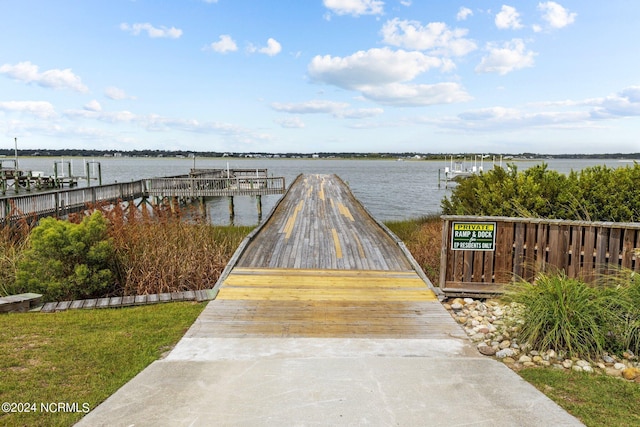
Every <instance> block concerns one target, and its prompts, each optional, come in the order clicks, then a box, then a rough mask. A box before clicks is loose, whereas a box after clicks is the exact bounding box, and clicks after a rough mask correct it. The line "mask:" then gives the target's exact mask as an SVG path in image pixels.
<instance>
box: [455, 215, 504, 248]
mask: <svg viewBox="0 0 640 427" xmlns="http://www.w3.org/2000/svg"><path fill="white" fill-rule="evenodd" d="M495 248H496V223H495V222H454V223H453V233H452V234H451V249H453V250H454V251H495Z"/></svg>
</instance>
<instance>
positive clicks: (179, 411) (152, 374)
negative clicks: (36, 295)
mask: <svg viewBox="0 0 640 427" xmlns="http://www.w3.org/2000/svg"><path fill="white" fill-rule="evenodd" d="M245 249H246V250H245ZM236 254H237V255H238V257H236V255H234V257H233V259H235V260H237V264H235V266H234V265H233V263H230V265H229V266H228V267H229V268H231V267H233V268H232V270H231V271H230V273H229V274H228V275H224V274H223V277H222V278H221V281H222V284H221V286H220V287H219V293H218V295H217V297H216V299H215V300H214V301H211V302H210V303H209V304H208V306H207V307H206V309H205V310H204V311H203V312H202V313H201V315H200V316H199V317H198V319H197V320H196V322H195V323H194V324H193V326H192V327H191V328H190V329H189V331H188V332H187V334H186V335H185V336H184V337H183V338H182V340H180V342H179V343H178V344H177V346H176V347H175V348H174V349H173V350H172V351H171V353H170V354H169V355H168V357H167V358H165V359H164V360H160V361H157V362H155V363H153V364H151V365H150V366H149V367H148V368H147V369H145V370H144V371H143V372H141V373H140V374H139V375H138V376H136V377H135V378H134V379H133V380H131V381H130V382H129V383H127V384H126V385H125V386H123V387H122V388H121V389H120V390H119V391H118V392H116V393H115V394H114V395H113V396H111V397H110V398H109V399H107V400H106V401H105V402H104V403H103V404H102V405H100V406H99V407H97V408H96V409H95V410H93V411H92V412H91V413H89V414H88V415H87V416H86V417H85V418H84V419H83V420H82V421H81V422H80V423H79V425H80V426H278V427H281V426H343V425H347V426H359V425H374V426H469V425H473V426H487V427H489V426H490V427H495V426H551V425H553V426H575V425H581V424H580V423H579V422H578V421H577V420H576V419H574V418H573V417H571V416H569V415H568V414H567V413H566V412H565V411H563V410H562V409H561V408H560V407H558V406H557V405H556V404H555V403H553V402H552V401H551V400H549V399H548V398H547V397H546V396H544V395H543V394H542V393H540V392H538V391H537V390H536V389H535V388H534V387H532V386H531V385H529V384H528V383H526V382H525V381H524V380H522V379H521V378H520V377H519V376H518V375H516V374H515V373H514V372H512V371H511V370H509V369H508V368H507V367H506V366H504V365H503V364H502V363H499V362H497V361H495V360H492V359H489V358H486V357H483V356H481V355H480V354H479V353H478V352H477V350H476V349H475V348H474V347H473V346H472V345H471V343H470V341H469V340H468V338H467V336H466V334H465V332H464V331H463V330H462V328H461V327H460V326H459V325H458V324H457V323H456V322H455V321H454V320H453V319H452V317H451V316H450V315H449V313H447V311H446V310H445V309H444V308H443V307H442V305H441V304H440V302H439V301H438V299H437V298H436V295H435V292H434V290H433V288H432V287H431V286H430V285H431V284H430V282H428V279H426V276H425V278H424V279H422V278H421V277H420V274H419V273H421V271H420V272H418V271H417V270H413V267H412V265H413V264H412V263H411V260H410V259H409V257H407V255H406V254H405V252H404V251H402V250H401V248H399V247H398V245H396V242H395V240H394V239H393V238H392V236H391V235H390V234H389V233H387V232H386V231H385V230H384V229H383V228H382V227H381V226H379V225H378V224H377V223H376V222H375V221H374V220H373V218H372V217H370V215H369V214H368V213H367V212H366V210H365V209H364V208H363V207H362V206H361V205H360V204H359V202H357V200H356V199H355V197H353V195H352V194H351V192H350V191H349V190H348V188H347V186H346V185H345V184H344V183H342V181H341V180H339V179H338V178H337V177H335V176H325V175H309V176H301V177H299V178H298V179H297V180H296V181H295V182H294V183H293V184H292V186H291V187H290V189H289V191H288V192H287V195H285V197H284V198H283V199H282V200H281V202H280V203H279V205H278V206H277V208H276V209H275V210H274V212H273V213H272V215H270V217H269V218H268V219H267V220H266V221H265V224H264V227H262V228H261V229H259V232H258V234H256V235H255V239H254V240H253V241H252V243H251V244H249V245H248V246H247V247H246V248H244V247H243V246H242V245H241V247H240V248H239V249H238V252H237V253H236ZM418 268H419V267H418Z"/></svg>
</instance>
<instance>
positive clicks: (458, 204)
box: [441, 163, 640, 222]
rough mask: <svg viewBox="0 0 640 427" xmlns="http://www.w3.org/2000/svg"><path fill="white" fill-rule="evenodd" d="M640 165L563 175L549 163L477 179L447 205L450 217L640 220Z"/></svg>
mask: <svg viewBox="0 0 640 427" xmlns="http://www.w3.org/2000/svg"><path fill="white" fill-rule="evenodd" d="M639 180H640V164H638V163H635V164H634V166H633V167H623V168H615V169H611V168H607V167H606V166H594V167H590V168H585V169H583V170H581V171H580V172H571V173H570V174H569V175H563V174H561V173H559V172H556V171H553V170H548V169H547V165H546V164H544V163H543V164H541V165H536V166H534V167H532V168H529V169H527V170H525V171H524V172H518V170H517V168H516V166H515V165H513V164H510V165H509V166H508V168H507V169H503V168H501V167H495V168H494V169H492V170H490V171H488V172H486V173H482V174H479V175H474V176H471V177H469V178H467V179H465V180H463V181H462V182H460V184H459V185H458V186H456V187H455V188H454V189H453V191H452V193H451V197H450V198H449V197H445V198H444V199H443V200H442V202H441V207H442V211H443V213H444V214H445V215H491V216H524V217H538V218H555V219H573V220H589V221H616V222H628V221H630V222H633V221H638V219H640V186H638V185H637V183H638V181H639Z"/></svg>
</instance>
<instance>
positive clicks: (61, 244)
mask: <svg viewBox="0 0 640 427" xmlns="http://www.w3.org/2000/svg"><path fill="white" fill-rule="evenodd" d="M113 253H114V249H113V244H112V242H111V240H110V239H109V238H108V237H107V221H106V219H105V218H104V217H103V215H102V213H100V212H94V213H93V214H92V215H91V216H88V217H85V218H84V219H83V220H82V222H80V223H79V224H73V223H71V222H69V221H61V220H57V219H55V218H43V219H42V220H41V221H40V224H39V225H38V226H37V227H35V228H34V229H33V231H32V232H31V235H30V237H29V246H28V248H27V249H26V250H25V252H24V253H23V256H22V258H21V260H20V261H19V263H18V266H17V271H16V287H17V288H19V289H20V290H21V291H22V292H37V293H41V294H43V296H44V299H45V300H46V301H52V300H69V299H77V298H89V297H93V296H97V295H100V296H101V295H104V294H105V293H106V291H107V290H108V289H109V288H110V287H111V286H113V274H112V271H111V266H112V262H113Z"/></svg>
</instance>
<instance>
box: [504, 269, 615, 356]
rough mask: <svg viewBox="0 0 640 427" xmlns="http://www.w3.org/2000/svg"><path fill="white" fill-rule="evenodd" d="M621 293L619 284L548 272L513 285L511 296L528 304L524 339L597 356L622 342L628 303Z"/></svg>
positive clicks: (538, 347)
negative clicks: (602, 285) (600, 285)
mask: <svg viewBox="0 0 640 427" xmlns="http://www.w3.org/2000/svg"><path fill="white" fill-rule="evenodd" d="M620 294H621V293H620V292H618V291H616V290H615V289H614V288H610V287H607V288H606V289H602V288H598V287H595V286H590V285H588V284H587V283H585V282H583V281H580V280H577V279H571V278H568V277H567V276H566V275H565V274H564V273H557V274H549V273H543V274H540V275H539V276H538V278H537V279H536V281H535V283H534V284H531V283H527V282H519V283H516V284H514V285H513V286H511V287H510V288H509V290H508V291H507V293H506V295H505V299H507V300H508V301H512V302H517V303H520V304H522V305H523V306H524V310H523V312H522V316H523V321H524V323H523V324H522V326H521V330H520V333H519V338H520V341H521V342H522V343H527V344H528V345H529V346H531V347H532V348H534V349H536V350H542V351H546V350H550V349H553V350H556V351H562V352H566V353H567V354H568V355H569V356H580V357H592V358H595V357H597V356H599V355H601V354H602V353H603V352H605V351H609V350H610V348H611V347H612V346H619V345H621V344H622V343H620V342H619V341H620V335H621V334H623V332H624V330H625V328H624V326H623V323H624V308H623V307H625V306H626V302H625V301H624V300H623V299H622V300H621V299H619V298H621V297H620ZM621 309H622V310H621Z"/></svg>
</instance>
